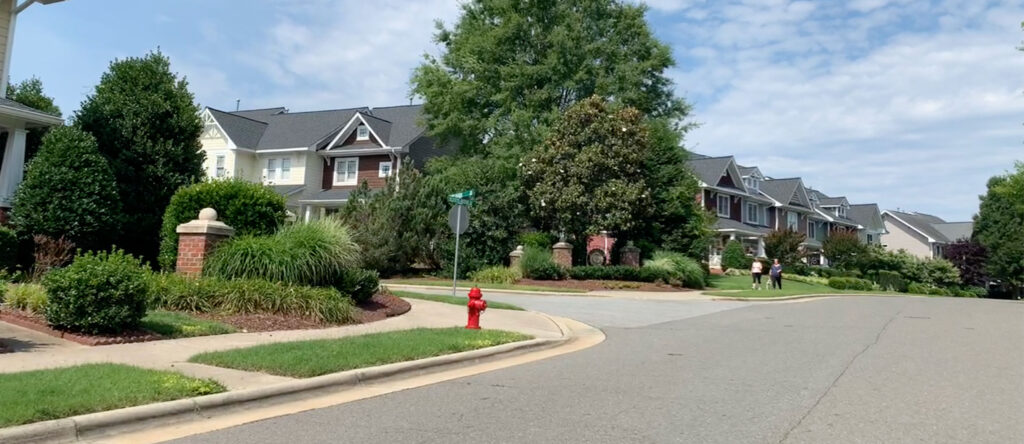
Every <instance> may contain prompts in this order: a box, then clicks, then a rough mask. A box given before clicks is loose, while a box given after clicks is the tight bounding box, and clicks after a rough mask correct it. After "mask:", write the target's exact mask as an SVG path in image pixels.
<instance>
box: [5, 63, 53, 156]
mask: <svg viewBox="0 0 1024 444" xmlns="http://www.w3.org/2000/svg"><path fill="white" fill-rule="evenodd" d="M7 98H8V99H11V100H13V101H15V102H18V103H20V104H22V105H25V106H29V107H32V108H35V109H37V110H39V111H42V112H44V113H47V114H53V115H55V116H58V117H59V116H60V115H61V114H60V107H58V106H57V105H56V104H55V103H53V97H50V96H48V95H46V93H45V92H43V81H42V80H39V79H38V78H36V77H32V78H30V79H26V80H22V81H21V82H18V83H8V84H7ZM48 131H50V128H49V127H46V128H32V129H30V130H28V135H27V136H26V137H25V161H26V164H27V161H29V160H31V159H32V158H33V157H35V155H36V153H37V152H38V151H39V147H40V146H42V144H43V136H45V135H46V133H47V132H48Z"/></svg>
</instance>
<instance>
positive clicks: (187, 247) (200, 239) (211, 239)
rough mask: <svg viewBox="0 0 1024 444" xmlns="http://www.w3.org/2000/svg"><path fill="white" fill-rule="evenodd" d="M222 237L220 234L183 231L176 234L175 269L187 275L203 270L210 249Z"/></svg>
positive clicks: (194, 274)
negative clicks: (176, 252) (176, 258)
mask: <svg viewBox="0 0 1024 444" xmlns="http://www.w3.org/2000/svg"><path fill="white" fill-rule="evenodd" d="M222 239H223V237H221V236H211V235H207V234H189V233H183V234H181V235H179V236H178V262H177V264H176V267H175V269H176V271H177V272H178V273H179V274H184V275H187V276H198V275H199V274H201V273H202V272H203V262H204V261H205V260H206V257H207V256H209V254H210V251H212V250H213V247H214V246H215V245H217V242H220V241H221V240H222Z"/></svg>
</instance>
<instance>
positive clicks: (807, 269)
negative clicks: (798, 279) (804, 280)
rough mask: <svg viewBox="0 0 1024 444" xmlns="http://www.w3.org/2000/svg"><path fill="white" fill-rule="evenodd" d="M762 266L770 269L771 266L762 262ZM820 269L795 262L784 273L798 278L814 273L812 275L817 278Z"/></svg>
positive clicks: (819, 274)
mask: <svg viewBox="0 0 1024 444" xmlns="http://www.w3.org/2000/svg"><path fill="white" fill-rule="evenodd" d="M762 264H764V265H765V266H766V267H770V266H771V263H770V262H767V261H765V262H762ZM820 268H821V267H812V266H810V265H807V264H805V263H803V262H797V263H795V264H790V265H789V266H787V267H786V273H787V274H795V275H799V276H810V275H811V273H814V274H816V275H818V276H821V273H820Z"/></svg>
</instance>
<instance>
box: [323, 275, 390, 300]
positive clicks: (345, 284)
mask: <svg viewBox="0 0 1024 444" xmlns="http://www.w3.org/2000/svg"><path fill="white" fill-rule="evenodd" d="M334 288H335V289H337V290H338V291H340V292H341V294H343V295H347V296H348V297H350V298H352V300H353V301H355V302H356V303H362V302H366V301H369V300H370V298H372V297H373V295H374V294H376V293H377V289H379V288H380V275H378V274H377V271H376V270H364V269H362V268H348V269H344V270H342V272H341V275H340V277H339V278H338V279H337V280H336V281H335V282H334Z"/></svg>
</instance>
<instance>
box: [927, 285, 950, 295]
mask: <svg viewBox="0 0 1024 444" xmlns="http://www.w3.org/2000/svg"><path fill="white" fill-rule="evenodd" d="M927 291H928V294H930V295H934V296H952V295H953V293H952V292H951V291H950V290H948V289H945V288H939V287H928V290H927Z"/></svg>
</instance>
